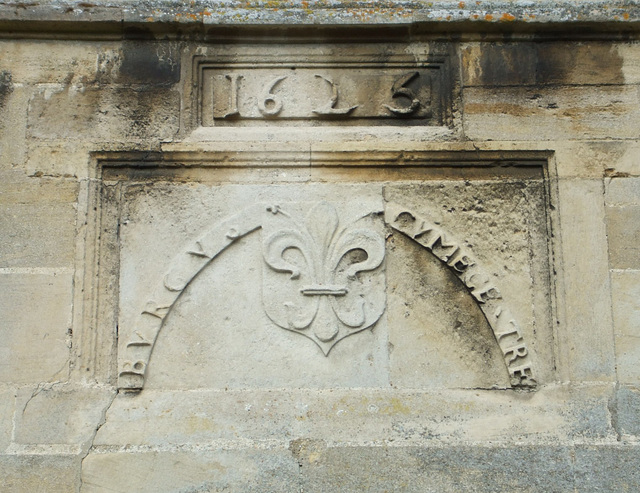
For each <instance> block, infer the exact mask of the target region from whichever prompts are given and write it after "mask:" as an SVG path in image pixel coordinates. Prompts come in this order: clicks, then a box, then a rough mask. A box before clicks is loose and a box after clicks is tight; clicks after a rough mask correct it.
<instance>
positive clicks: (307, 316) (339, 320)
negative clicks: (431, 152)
mask: <svg viewBox="0 0 640 493" xmlns="http://www.w3.org/2000/svg"><path fill="white" fill-rule="evenodd" d="M339 226H340V224H339V220H338V214H337V212H336V209H335V208H334V207H333V206H332V205H331V204H328V203H326V202H321V203H319V204H317V205H315V206H314V207H313V208H312V209H311V210H310V211H309V213H308V215H307V217H306V221H305V224H299V223H297V222H296V221H294V220H293V219H291V218H290V217H287V221H286V223H285V225H283V227H280V228H279V229H277V230H276V231H275V232H271V233H270V234H268V235H266V237H265V239H264V259H265V263H266V266H267V268H266V269H265V276H264V281H265V285H264V293H263V296H264V304H265V311H266V313H267V315H268V316H269V318H270V319H271V320H272V321H273V322H274V323H276V324H277V325H278V326H280V327H282V328H284V329H288V330H292V331H295V332H299V333H301V334H303V335H305V336H307V337H309V338H310V339H312V340H313V341H315V342H316V344H318V346H320V348H321V349H322V350H323V352H324V353H325V355H327V354H329V351H330V350H331V348H332V347H333V346H334V345H335V344H336V343H337V342H338V341H339V340H341V339H343V338H344V337H347V336H348V335H351V334H354V333H356V332H359V331H361V330H364V329H366V328H368V327H371V326H372V325H373V324H374V323H375V322H376V321H377V320H378V319H379V318H380V316H381V315H382V313H383V312H384V308H385V292H384V278H383V276H382V271H381V268H380V267H381V265H382V262H383V260H384V254H385V243H384V240H383V239H382V237H381V236H380V234H378V233H377V232H375V231H374V230H373V229H371V228H363V227H358V226H357V225H354V224H351V225H349V226H347V227H346V228H342V229H340V228H339Z"/></svg>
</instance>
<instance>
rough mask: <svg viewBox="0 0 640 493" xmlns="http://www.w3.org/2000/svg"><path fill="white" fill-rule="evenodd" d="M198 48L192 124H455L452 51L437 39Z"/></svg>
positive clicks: (192, 79)
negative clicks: (408, 43)
mask: <svg viewBox="0 0 640 493" xmlns="http://www.w3.org/2000/svg"><path fill="white" fill-rule="evenodd" d="M203 51H204V52H205V53H203V54H198V55H195V56H194V58H193V69H192V73H191V77H190V79H189V80H187V84H188V86H190V88H191V90H192V105H193V108H192V112H193V115H194V120H195V121H194V123H195V126H202V127H213V126H216V127H217V126H255V125H267V126H273V125H285V126H286V125H298V124H299V122H300V121H304V122H305V124H306V125H309V124H311V125H429V126H446V125H450V119H451V113H452V110H451V105H452V100H453V95H454V92H455V84H454V83H453V81H452V80H451V76H450V74H451V73H452V68H451V57H450V56H449V54H448V51H447V50H446V49H442V48H440V47H438V46H436V45H419V46H413V47H412V49H411V50H409V49H408V48H407V47H406V46H404V45H398V46H396V45H393V44H391V45H385V46H380V45H371V46H367V45H354V46H350V47H349V48H348V50H347V48H345V47H335V46H331V45H329V46H326V47H324V48H323V49H322V50H319V49H313V48H310V47H304V46H297V47H296V46H295V45H293V46H292V47H290V48H289V50H288V52H286V53H282V52H281V51H279V52H278V53H277V55H276V54H275V53H274V52H273V51H272V50H269V49H268V48H265V47H261V48H255V51H254V52H251V51H250V49H247V52H246V53H240V54H238V53H237V52H236V54H235V55H234V56H233V57H229V56H228V53H227V52H226V51H225V50H224V48H216V49H214V48H210V49H205V50H203Z"/></svg>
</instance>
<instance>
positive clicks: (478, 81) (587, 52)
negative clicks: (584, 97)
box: [461, 42, 637, 87]
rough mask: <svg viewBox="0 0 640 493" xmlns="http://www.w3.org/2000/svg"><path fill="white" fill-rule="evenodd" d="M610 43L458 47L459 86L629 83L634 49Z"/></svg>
mask: <svg viewBox="0 0 640 493" xmlns="http://www.w3.org/2000/svg"><path fill="white" fill-rule="evenodd" d="M628 48H629V45H626V44H619V43H613V42H604V43H576V42H570V43H568V42H547V43H544V42H542V43H530V42H515V43H491V44H486V43H469V44H465V45H463V46H462V48H461V55H462V83H463V85H464V86H466V87H474V86H491V87H494V86H547V85H564V86H568V85H571V86H584V85H589V86H593V85H596V86H597V85H619V84H634V83H637V79H634V78H633V77H632V76H631V74H630V73H629V71H630V70H633V69H632V68H631V67H632V66H633V65H634V64H633V60H634V58H633V57H634V54H635V51H632V50H629V49H628Z"/></svg>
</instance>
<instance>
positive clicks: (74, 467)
mask: <svg viewBox="0 0 640 493" xmlns="http://www.w3.org/2000/svg"><path fill="white" fill-rule="evenodd" d="M79 484H80V457H78V456H72V455H53V454H52V455H49V454H38V455H0V488H1V489H2V491H6V492H7V493H23V492H26V491H46V492H47V493H49V492H51V493H69V492H70V491H76V490H77V489H78V485H79Z"/></svg>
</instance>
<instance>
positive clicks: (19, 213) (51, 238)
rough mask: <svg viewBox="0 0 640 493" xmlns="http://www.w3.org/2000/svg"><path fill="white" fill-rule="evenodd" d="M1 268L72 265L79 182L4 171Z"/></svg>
mask: <svg viewBox="0 0 640 493" xmlns="http://www.w3.org/2000/svg"><path fill="white" fill-rule="evenodd" d="M0 177H1V178H2V184H0V211H2V212H1V213H0V229H1V230H2V233H3V240H4V241H2V242H0V268H7V267H16V268H22V267H62V266H64V267H71V266H72V265H73V248H74V238H75V223H76V221H75V219H76V208H75V207H74V203H75V201H76V200H77V191H78V184H77V183H76V182H75V181H69V180H54V179H37V178H28V177H26V176H25V175H24V173H23V172H22V171H18V170H3V171H1V172H0Z"/></svg>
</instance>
